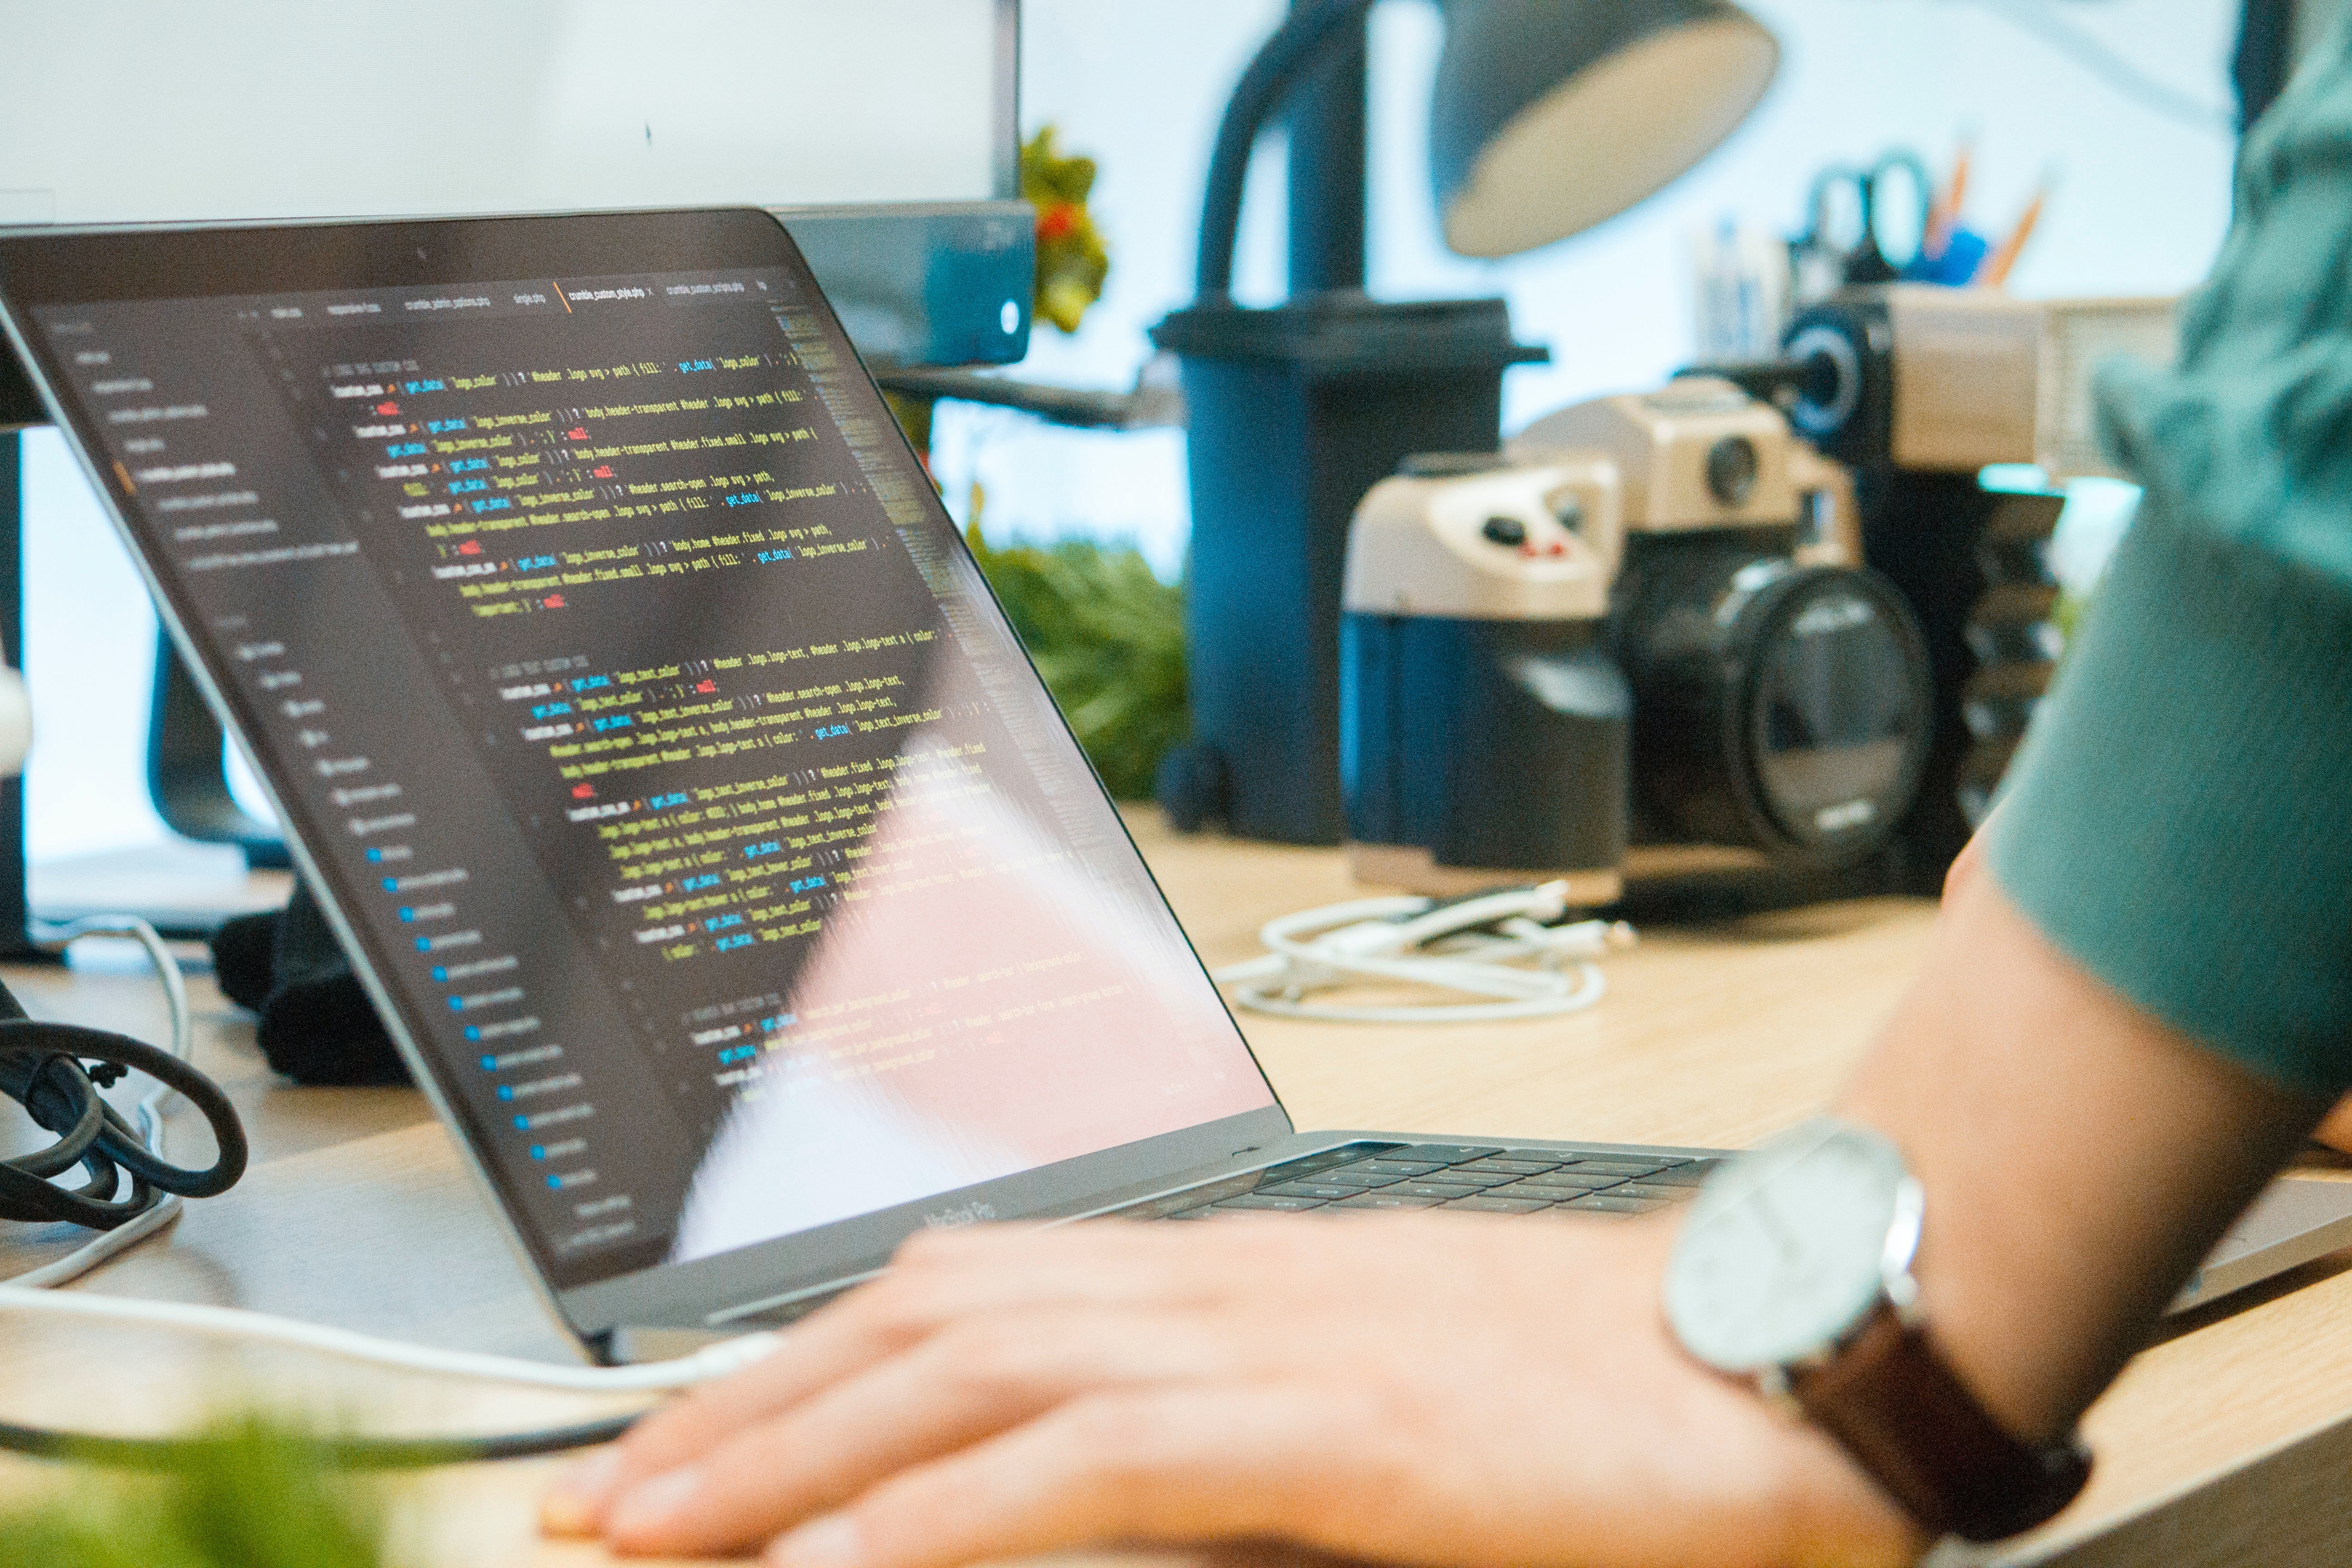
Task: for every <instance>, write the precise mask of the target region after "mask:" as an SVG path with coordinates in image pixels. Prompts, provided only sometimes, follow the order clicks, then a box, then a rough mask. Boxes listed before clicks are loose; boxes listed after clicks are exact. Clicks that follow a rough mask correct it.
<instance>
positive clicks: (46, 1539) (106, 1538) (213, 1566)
mask: <svg viewBox="0 0 2352 1568" xmlns="http://www.w3.org/2000/svg"><path fill="white" fill-rule="evenodd" d="M381 1534H382V1529H381V1524H380V1521H379V1520H378V1518H377V1514H376V1510H375V1508H374V1506H373V1500H372V1498H371V1497H370V1495H369V1494H368V1492H367V1491H366V1490H364V1489H363V1484H362V1483H360V1482H357V1481H354V1480H353V1479H351V1478H350V1477H348V1476H347V1475H343V1474H340V1473H338V1472H337V1471H335V1470H334V1469H333V1468H331V1467H330V1466H329V1465H328V1464H327V1463H326V1458H325V1456H324V1454H323V1453H322V1452H321V1450H320V1446H319V1443H318V1441H317V1439H316V1438H315V1437H314V1436H310V1435H308V1434H306V1433H304V1432H302V1431H301V1430H299V1428H297V1427H294V1426H287V1425H284V1424H282V1423H279V1422H277V1421H273V1420H271V1419H270V1418H268V1417H267V1416H263V1415H243V1416H238V1417H235V1418H233V1419H230V1420H226V1421H223V1422H221V1423H218V1424H216V1425H215V1426H212V1427H210V1428H209V1429H207V1430H206V1431H205V1433H203V1434H202V1435H201V1436H198V1437H197V1438H196V1439H195V1440H194V1441H192V1442H191V1443H189V1444H188V1445H187V1446H186V1447H184V1449H183V1450H182V1451H181V1453H180V1456H179V1458H178V1459H177V1461H176V1462H175V1463H174V1464H173V1467H172V1468H171V1469H169V1470H168V1471H166V1472H164V1473H162V1474H159V1475H142V1476H122V1475H120V1474H100V1473H92V1474H91V1475H89V1477H88V1478H87V1479H82V1480H80V1481H79V1483H78V1484H77V1485H76V1486H75V1487H74V1488H72V1489H70V1490H68V1491H67V1492H65V1493H63V1494H62V1495H60V1496H58V1497H56V1498H54V1499H52V1500H46V1501H42V1502H37V1503H34V1504H32V1505H30V1506H28V1507H26V1508H24V1509H22V1510H17V1511H14V1512H10V1513H7V1514H5V1515H0V1563H27V1564H30V1563H39V1564H41V1565H42V1568H379V1565H380V1563H381V1562H382V1557H381V1554H380V1552H379V1550H378V1541H379V1538H380V1536H381Z"/></svg>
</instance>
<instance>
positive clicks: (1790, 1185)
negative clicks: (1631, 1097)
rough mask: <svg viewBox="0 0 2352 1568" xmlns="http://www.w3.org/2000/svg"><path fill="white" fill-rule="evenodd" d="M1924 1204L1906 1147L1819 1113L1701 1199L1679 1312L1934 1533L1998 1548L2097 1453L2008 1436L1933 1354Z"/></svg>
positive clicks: (2075, 1480) (1693, 1338) (1675, 1277)
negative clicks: (1919, 1254)
mask: <svg viewBox="0 0 2352 1568" xmlns="http://www.w3.org/2000/svg"><path fill="white" fill-rule="evenodd" d="M1925 1208H1926V1194H1925V1193H1924V1191H1923V1190H1922V1188H1921V1187H1920V1184H1919V1182H1918V1179H1917V1178H1916V1177H1915V1176H1913V1175H1912V1174H1911V1173H1910V1172H1909V1171H1908V1170H1906V1168H1905V1167H1904V1163H1903V1154H1902V1151H1900V1150H1899V1149H1897V1148H1895V1145H1894V1144H1893V1143H1891V1142H1888V1141H1887V1140H1886V1139H1885V1138H1884V1137H1882V1136H1881V1135H1879V1134H1878V1133H1876V1132H1874V1131H1871V1130H1870V1129H1868V1128H1865V1127H1858V1126H1855V1125H1853V1124H1852V1123H1850V1122H1845V1121H1838V1120H1836V1119H1835V1118H1832V1117H1820V1118H1816V1119H1815V1120H1813V1121H1808V1122H1806V1123H1804V1124H1803V1125H1802V1126H1800V1127H1797V1128H1795V1129H1793V1130H1791V1131H1788V1132H1785V1133H1783V1134H1781V1135H1780V1137H1778V1138H1775V1139H1773V1140H1771V1141H1770V1142H1767V1143H1765V1144H1763V1145H1761V1146H1759V1148H1757V1149H1756V1150H1754V1151H1753V1152H1750V1153H1748V1154H1745V1155H1743V1156H1741V1157H1740V1158H1739V1159H1738V1160H1736V1161H1734V1162H1732V1163H1730V1164H1729V1165H1727V1166H1726V1167H1725V1168H1724V1169H1723V1170H1721V1171H1719V1172H1717V1173H1716V1175H1715V1176H1714V1178H1713V1179H1712V1180H1710V1181H1709V1182H1708V1183H1707V1184H1706V1187H1705V1188H1704V1189H1703V1190H1702V1191H1701V1192H1700V1194H1699V1195H1698V1197H1697V1199H1696V1201H1695V1202H1694V1203H1693V1204H1692V1205H1691V1209H1690V1217H1689V1219H1688V1221H1687V1222H1686V1223H1685V1226H1684V1227H1683V1232H1682V1235H1681V1237H1680V1238H1679V1239H1678V1240H1677V1242H1676V1243H1675V1251H1674V1256H1673V1259H1672V1261H1671V1262H1670V1263H1669V1264H1668V1265H1667V1268H1666V1282H1665V1308H1666V1318H1667V1321H1668V1322H1669V1323H1671V1324H1672V1325H1673V1328H1674V1331H1675V1337H1676V1338H1677V1339H1678V1340H1680V1341H1681V1342H1682V1345H1683V1348H1684V1349H1685V1350H1686V1351H1688V1352H1690V1353H1691V1354H1692V1355H1693V1356H1695V1357H1696V1358H1697V1359H1698V1360H1699V1361H1700V1362H1702V1363H1706V1365H1708V1366H1711V1367H1713V1368H1715V1369H1716V1370H1717V1371H1718V1372H1724V1373H1731V1374H1733V1375H1735V1376H1739V1377H1746V1378H1751V1379H1753V1380H1754V1381H1755V1382H1756V1384H1757V1385H1758V1386H1759V1388H1760V1389H1762V1390H1763V1392H1764V1394H1766V1395H1767V1397H1769V1398H1772V1399H1774V1400H1775V1401H1776V1402H1792V1403H1793V1404H1794V1405H1796V1407H1797V1408H1798V1409H1800V1410H1801V1412H1802V1414H1803V1415H1805V1416H1807V1417H1808V1418H1810V1419H1811V1421H1812V1422H1813V1424H1814V1425H1815V1426H1819V1427H1821V1428H1822V1430H1823V1431H1825V1432H1827V1433H1828V1434H1829V1435H1830V1436H1832V1437H1834V1438H1835V1439H1837V1441H1838V1442H1839V1443H1840V1444H1842V1445H1843V1447H1844V1448H1845V1450H1846V1452H1847V1453H1848V1454H1850V1455H1852V1456H1853V1458H1854V1460H1855V1462H1856V1463H1858V1464H1860V1465H1861V1466H1862V1468H1864V1470H1866V1471H1868V1472H1869V1473H1870V1475H1871V1476H1872V1477H1873V1478H1874V1479H1876V1480H1877V1482H1878V1484H1879V1485H1880V1486H1881V1487H1883V1488H1885V1490H1886V1492H1887V1494H1888V1495H1889V1496H1890V1497H1892V1498H1893V1499H1894V1500H1895V1501H1896V1502H1897V1503H1899V1504H1900V1505H1901V1506H1902V1507H1903V1509H1904V1510H1905V1511H1906V1512H1907V1513H1909V1514H1910V1515H1911V1517H1912V1518H1913V1519H1914V1520H1916V1521H1918V1523H1919V1524H1920V1525H1921V1526H1923V1527H1924V1528H1925V1529H1926V1530H1927V1531H1928V1532H1929V1533H1931V1534H1934V1535H1938V1536H1941V1535H1958V1536H1960V1537H1962V1538H1964V1539H1966V1540H1969V1541H1979V1542H1981V1541H1999V1540H2002V1539H2004V1538H2005V1537H2008V1536H2011V1535H2015V1534H2017V1533H2018V1532H2020V1531H2025V1530H2030V1529H2032V1527H2033V1526H2035V1525H2037V1524H2040V1523H2041V1522H2042V1521H2044V1520H2046V1519H2049V1518H2050V1517H2051V1516H2052V1515H2053V1514H2055V1513H2056V1512H2057V1511H2058V1510H2060V1509H2062V1508H2064V1507H2065V1506H2066V1504H2067V1503H2069V1502H2071V1501H2073V1500H2074V1496H2075V1494H2076V1493H2078V1492H2080V1491H2081V1490H2082V1489H2083V1483H2084V1481H2086V1480H2088V1479H2090V1474H2091V1459H2090V1455H2089V1454H2088V1453H2087V1452H2086V1451H2085V1450H2084V1447H2082V1445H2081V1443H2080V1442H2079V1440H2077V1439H2076V1438H2074V1437H2073V1436H2068V1437H2065V1438H2062V1439H2059V1440H2058V1441H2055V1442H2049V1443H2039V1444H2037V1443H2030V1442H2026V1441H2023V1440H2021V1439H2020V1438H2018V1437H2015V1436H2011V1434H2010V1433H2009V1432H2007V1431H2005V1430H2004V1429H2003V1428H2002V1427H2001V1426H2000V1423H1999V1422H1998V1421H1996V1420H1994V1419H1993V1417H1992V1416H1991V1415H1990V1414H1989V1413H1988V1412H1987V1411H1986V1410H1985V1407H1984V1406H1983V1405H1980V1404H1979V1403H1978V1402H1977V1398H1976V1395H1975V1394H1972V1393H1970V1392H1969V1388H1968V1386H1967V1385H1966V1384H1963V1383H1962V1382H1961V1381H1960V1379H1959V1376H1958V1373H1955V1372H1953V1371H1952V1369H1951V1367H1950V1365H1949V1364H1948V1363H1946V1361H1945V1360H1944V1358H1943V1356H1942V1355H1941V1354H1940V1353H1938V1352H1937V1349H1936V1344H1935V1340H1934V1337H1933V1336H1932V1335H1931V1334H1930V1332H1929V1331H1928V1325H1927V1322H1926V1321H1924V1320H1923V1318H1922V1315H1921V1313H1920V1310H1919V1307H1918V1290H1917V1287H1916V1285H1915V1284H1914V1283H1913V1280H1912V1278H1911V1258H1912V1255H1913V1253H1914V1252H1915V1251H1916V1250H1917V1247H1918V1245H1919V1224H1920V1219H1921V1217H1922V1215H1923V1214H1924V1212H1925Z"/></svg>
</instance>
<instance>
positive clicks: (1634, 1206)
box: [1559, 1193, 1664, 1214]
mask: <svg viewBox="0 0 2352 1568" xmlns="http://www.w3.org/2000/svg"><path fill="white" fill-rule="evenodd" d="M1559 1207H1560V1210H1561V1212H1563V1213H1565V1212H1567V1211H1568V1210H1570V1209H1574V1210H1576V1211H1578V1212H1580V1213H1582V1214H1648V1213H1649V1212H1650V1211H1651V1210H1652V1209H1655V1208H1663V1207H1664V1205H1662V1204H1655V1203H1652V1202H1650V1201H1649V1200H1648V1199H1646V1198H1621V1197H1619V1196H1617V1194H1614V1193H1587V1194H1585V1195H1584V1196H1582V1197H1580V1198H1571V1199H1570V1200H1569V1201H1568V1202H1567V1203H1564V1204H1562V1205H1559Z"/></svg>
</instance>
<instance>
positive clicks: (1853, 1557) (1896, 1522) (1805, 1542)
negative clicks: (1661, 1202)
mask: <svg viewBox="0 0 2352 1568" xmlns="http://www.w3.org/2000/svg"><path fill="white" fill-rule="evenodd" d="M1686 1217H1687V1216H1686V1214H1685V1213H1683V1212H1676V1213H1674V1214H1671V1215H1659V1216H1657V1217H1656V1218H1654V1219H1652V1220H1647V1221H1643V1222H1641V1225H1640V1229H1641V1230H1642V1231H1643V1233H1645V1235H1644V1238H1643V1239H1644V1243H1645V1245H1644V1247H1643V1258H1644V1267H1645V1268H1647V1269H1648V1271H1649V1274H1650V1277H1651V1278H1652V1279H1654V1280H1655V1281H1656V1282H1657V1286H1658V1289H1657V1291H1656V1293H1655V1299H1656V1300H1659V1301H1660V1303H1661V1306H1660V1310H1659V1317H1658V1327H1659V1331H1660V1332H1661V1333H1662V1334H1663V1335H1664V1338H1665V1340H1666V1342H1668V1343H1669V1344H1670V1345H1672V1346H1673V1347H1674V1352H1675V1358H1676V1360H1677V1361H1678V1362H1679V1363H1681V1364H1682V1365H1683V1366H1684V1367H1685V1369H1686V1370H1687V1371H1688V1373H1690V1375H1691V1377H1692V1378H1693V1379H1694V1380H1695V1381H1696V1382H1698V1383H1699V1384H1704V1385H1706V1386H1707V1387H1710V1388H1713V1389H1718V1390H1721V1391H1723V1393H1724V1394H1727V1396H1728V1397H1729V1398H1730V1399H1731V1400H1732V1401H1734V1402H1736V1406H1737V1407H1738V1409H1740V1410H1741V1411H1742V1413H1743V1415H1744V1418H1745V1421H1746V1425H1747V1426H1748V1432H1749V1441H1750V1442H1751V1443H1752V1444H1753V1445H1754V1466H1753V1470H1752V1473H1753V1474H1755V1475H1756V1476H1758V1477H1759V1498H1758V1505H1759V1510H1761V1513H1760V1514H1759V1517H1763V1518H1769V1519H1772V1520H1774V1521H1776V1522H1777V1529H1778V1531H1779V1533H1780V1537H1781V1539H1783V1540H1784V1541H1786V1542H1789V1545H1790V1552H1789V1555H1790V1558H1791V1559H1792V1560H1793V1561H1796V1562H1801V1563H1857V1564H1858V1563H1909V1562H1911V1561H1913V1560H1914V1559H1916V1557H1918V1556H1919V1555H1920V1554H1921V1553H1922V1552H1925V1551H1926V1550H1927V1547H1928V1546H1929V1545H1930V1544H1932V1542H1931V1540H1930V1538H1929V1537H1928V1536H1927V1534H1926V1532H1924V1531H1921V1530H1920V1528H1919V1527H1918V1525H1917V1524H1916V1522H1915V1521H1913V1520H1912V1519H1911V1517H1910V1515H1908V1514H1906V1512H1904V1511H1903V1510H1902V1508H1901V1507H1900V1506H1899V1505H1898V1504H1897V1503H1896V1502H1895V1500H1894V1499H1893V1498H1892V1497H1889V1496H1888V1495H1887V1493H1886V1490H1885V1488H1883V1487H1881V1486H1880V1485H1879V1484H1878V1482H1877V1481H1876V1479H1874V1478H1873V1477H1872V1476H1871V1475H1870V1473H1869V1472H1868V1471H1867V1470H1865V1469H1864V1468H1863V1467H1862V1465H1861V1464H1860V1463H1859V1462H1858V1461H1856V1460H1855V1458H1854V1457H1853V1455H1852V1454H1849V1453H1848V1452H1846V1450H1845V1449H1844V1448H1843V1447H1842V1446H1840V1445H1839V1443H1838V1442H1837V1441H1836V1439H1834V1438H1832V1437H1831V1436H1829V1434H1827V1433H1825V1432H1823V1431H1822V1430H1821V1429H1820V1428H1819V1427H1817V1426H1814V1425H1813V1424H1812V1423H1811V1422H1810V1421H1808V1420H1806V1419H1805V1417H1804V1415H1803V1413H1802V1412H1801V1411H1799V1410H1797V1409H1796V1408H1795V1407H1794V1406H1793V1405H1790V1404H1788V1403H1787V1402H1785V1401H1780V1400H1774V1399H1771V1398H1769V1397H1768V1396H1767V1395H1766V1394H1765V1393H1764V1391H1763V1390H1762V1389H1761V1388H1759V1387H1758V1386H1757V1384H1756V1380H1755V1379H1753V1378H1748V1377H1738V1376H1734V1375H1732V1374H1730V1373H1724V1372H1719V1371H1717V1369H1716V1368H1714V1367H1711V1366H1708V1365H1707V1364H1706V1363H1704V1362H1702V1361H1700V1360H1699V1359H1698V1358H1697V1357H1696V1356H1694V1355H1692V1354H1691V1353H1690V1352H1688V1351H1687V1350H1686V1349H1685V1348H1684V1347H1683V1345H1682V1342H1681V1341H1680V1340H1679V1339H1678V1338H1677V1337H1676V1336H1675V1331H1674V1328H1673V1325H1672V1324H1671V1323H1669V1322H1668V1321H1666V1317H1665V1312H1664V1305H1663V1303H1664V1281H1665V1271H1666V1265H1667V1262H1668V1260H1669V1259H1670V1258H1672V1256H1673V1253H1674V1247H1675V1242H1676V1240H1677V1238H1678V1237H1680V1235H1681V1232H1682V1226H1683V1222H1684V1220H1685V1218H1686Z"/></svg>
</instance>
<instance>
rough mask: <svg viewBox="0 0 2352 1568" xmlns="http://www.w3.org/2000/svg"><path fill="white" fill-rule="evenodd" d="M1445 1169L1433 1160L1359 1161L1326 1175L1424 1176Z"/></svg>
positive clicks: (1342, 1166) (1341, 1166)
mask: <svg viewBox="0 0 2352 1568" xmlns="http://www.w3.org/2000/svg"><path fill="white" fill-rule="evenodd" d="M1444 1168H1445V1167H1444V1166H1443V1165H1440V1164H1439V1163H1437V1162H1436V1161H1434V1160H1359V1161H1357V1162H1356V1163H1354V1164H1352V1165H1340V1166H1339V1167H1337V1168H1335V1169H1334V1170H1332V1171H1330V1172H1328V1173H1327V1174H1330V1175H1338V1174H1339V1173H1340V1172H1342V1171H1344V1172H1346V1173H1348V1174H1349V1175H1351V1176H1425V1175H1427V1174H1429V1173H1430V1172H1432V1171H1442V1170H1444Z"/></svg>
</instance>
